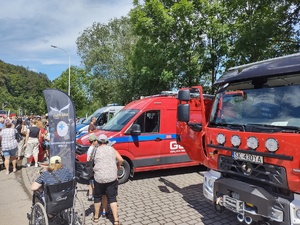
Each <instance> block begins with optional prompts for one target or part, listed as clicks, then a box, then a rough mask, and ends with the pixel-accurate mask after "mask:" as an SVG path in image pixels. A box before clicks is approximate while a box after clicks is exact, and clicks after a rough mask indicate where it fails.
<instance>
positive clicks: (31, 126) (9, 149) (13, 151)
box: [0, 115, 49, 175]
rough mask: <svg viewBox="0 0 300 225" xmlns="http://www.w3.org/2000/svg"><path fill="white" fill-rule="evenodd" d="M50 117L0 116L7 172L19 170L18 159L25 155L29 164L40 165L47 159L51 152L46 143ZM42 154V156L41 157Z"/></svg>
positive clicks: (0, 144)
mask: <svg viewBox="0 0 300 225" xmlns="http://www.w3.org/2000/svg"><path fill="white" fill-rule="evenodd" d="M47 134H48V118H47V116H46V115H43V116H33V115H32V116H22V117H16V116H14V117H6V118H4V117H0V146H1V151H2V156H3V157H4V165H5V169H6V174H7V175H8V174H9V173H10V167H9V164H10V161H11V162H12V165H13V170H12V172H16V171H17V167H16V164H17V163H16V161H17V160H20V159H22V158H23V157H25V158H26V159H27V164H26V165H24V166H27V167H29V166H31V165H34V166H35V167H39V164H38V162H39V161H47V160H49V159H48V156H49V153H48V148H47V147H45V145H44V143H46V142H47V137H48V135H47ZM39 156H40V158H39Z"/></svg>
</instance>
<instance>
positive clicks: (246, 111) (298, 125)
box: [210, 85, 300, 131]
mask: <svg viewBox="0 0 300 225" xmlns="http://www.w3.org/2000/svg"><path fill="white" fill-rule="evenodd" d="M299 96H300V85H292V86H274V87H265V88H257V89H244V90H238V91H231V90H229V89H227V90H223V91H222V92H220V93H218V94H217V96H216V98H215V102H214V105H213V109H212V114H211V118H210V124H211V125H218V126H222V125H224V126H228V125H242V126H243V127H246V128H247V126H249V127H250V126H252V128H253V125H256V127H258V126H259V127H262V126H263V127H264V129H265V127H272V128H274V127H277V128H282V129H284V130H286V129H289V127H290V128H292V127H293V129H294V128H295V129H297V130H298V129H300V98H299ZM246 130H247V129H246ZM273 131H274V129H273Z"/></svg>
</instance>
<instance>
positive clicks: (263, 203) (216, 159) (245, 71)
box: [177, 54, 300, 225]
mask: <svg viewBox="0 0 300 225" xmlns="http://www.w3.org/2000/svg"><path fill="white" fill-rule="evenodd" d="M216 85H218V87H219V89H218V92H217V94H216V96H215V101H214V104H213V107H212V110H211V114H210V118H209V120H202V121H201V120H197V119H195V118H196V117H195V116H194V115H193V114H194V113H195V112H200V113H201V115H205V114H206V111H205V108H204V107H203V102H204V98H203V95H202V89H201V87H193V88H190V89H189V90H187V89H185V90H180V91H179V93H178V99H179V105H178V122H177V142H178V143H179V144H180V145H182V146H183V147H184V148H185V150H186V152H187V153H188V155H189V157H190V158H191V159H192V160H195V161H197V162H199V163H202V164H204V165H205V166H207V167H208V168H210V170H209V171H208V172H206V173H205V175H204V183H203V194H204V196H205V197H206V198H207V199H209V200H211V201H212V202H213V203H214V206H215V209H216V210H217V211H218V212H223V211H224V209H227V210H230V211H232V212H235V213H237V219H238V220H239V221H240V222H245V223H246V224H252V223H253V222H257V223H258V224H281V225H282V224H293V225H295V224H300V157H299V154H300V141H299V140H300V138H299V134H300V54H293V55H288V56H284V57H279V58H275V59H269V60H264V61H260V62H257V63H251V64H247V65H243V66H239V67H234V68H231V69H229V71H228V72H226V73H225V74H224V75H223V76H221V77H220V78H219V79H218V80H217V82H216ZM196 92H197V93H199V95H198V96H197V97H196V98H195V97H194V96H195V93H196ZM195 107H196V108H197V107H198V108H199V110H191V109H193V108H195ZM203 118H204V117H203ZM195 127H196V129H195Z"/></svg>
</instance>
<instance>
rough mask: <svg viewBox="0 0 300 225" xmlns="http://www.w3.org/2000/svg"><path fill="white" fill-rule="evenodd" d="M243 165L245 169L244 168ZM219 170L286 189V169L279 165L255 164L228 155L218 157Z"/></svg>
mask: <svg viewBox="0 0 300 225" xmlns="http://www.w3.org/2000/svg"><path fill="white" fill-rule="evenodd" d="M245 165H246V167H247V169H248V170H247V171H246V170H245ZM219 169H220V172H222V173H226V174H228V175H231V176H238V177H244V178H247V179H251V180H253V181H259V182H262V183H263V184H266V185H268V186H273V187H274V186H276V187H279V188H284V189H287V188H288V185H287V180H286V171H285V168H283V167H281V166H276V165H271V164H262V165H260V164H255V163H251V162H244V161H239V160H235V159H233V158H231V157H228V156H220V157H219Z"/></svg>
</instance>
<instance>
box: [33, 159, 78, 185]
mask: <svg viewBox="0 0 300 225" xmlns="http://www.w3.org/2000/svg"><path fill="white" fill-rule="evenodd" d="M71 179H73V174H72V173H71V172H70V171H69V170H68V169H67V168H64V167H63V165H62V162H61V157H60V156H52V157H51V158H50V162H49V166H48V168H47V171H45V172H43V173H42V174H41V175H40V176H39V177H38V178H37V179H36V180H35V181H34V182H33V183H32V185H31V190H32V191H36V190H38V189H39V188H41V187H43V185H44V184H50V185H51V184H57V183H59V182H67V181H69V180H71Z"/></svg>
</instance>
